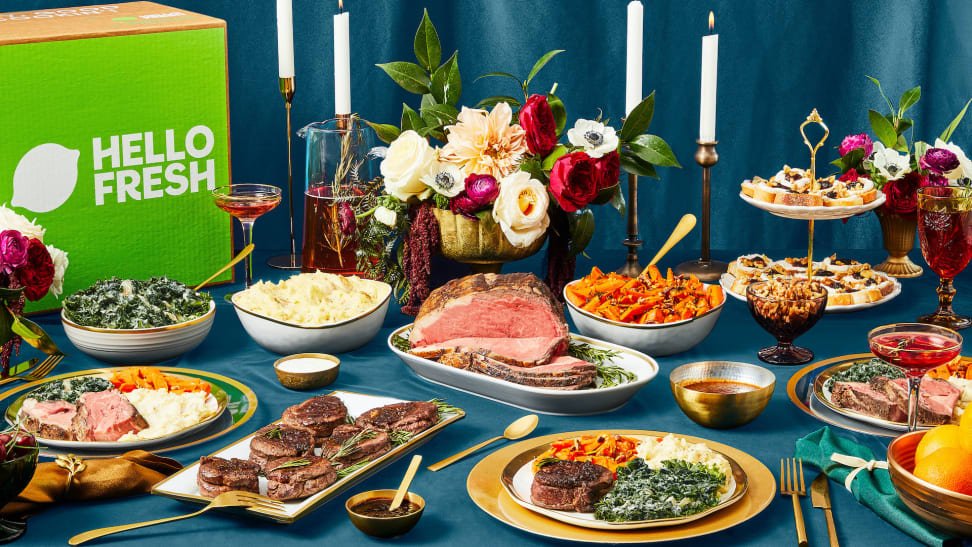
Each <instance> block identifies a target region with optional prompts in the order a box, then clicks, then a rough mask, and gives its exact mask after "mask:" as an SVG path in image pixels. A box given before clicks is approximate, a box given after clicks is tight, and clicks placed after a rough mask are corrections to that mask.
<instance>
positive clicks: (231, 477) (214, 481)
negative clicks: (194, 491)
mask: <svg viewBox="0 0 972 547" xmlns="http://www.w3.org/2000/svg"><path fill="white" fill-rule="evenodd" d="M259 472H260V466H259V465H257V464H255V463H253V462H251V461H247V460H240V459H237V458H233V459H231V460H227V459H224V458H218V457H216V456H205V457H203V458H202V459H201V460H199V474H198V475H197V476H196V482H197V483H198V484H199V493H200V495H202V496H205V497H207V498H215V497H216V496H218V495H220V494H222V493H223V492H229V491H230V490H242V491H244V492H253V493H255V494H259V493H260V482H259V476H258V475H257V474H258V473H259Z"/></svg>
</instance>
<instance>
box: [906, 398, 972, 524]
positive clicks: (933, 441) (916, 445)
mask: <svg viewBox="0 0 972 547" xmlns="http://www.w3.org/2000/svg"><path fill="white" fill-rule="evenodd" d="M888 471H889V472H890V473H891V483H892V484H894V489H895V490H896V491H897V492H898V496H899V497H900V498H901V501H903V502H904V504H905V505H907V506H908V508H909V509H911V510H912V511H913V512H914V513H915V514H916V515H918V516H919V517H921V518H922V519H923V520H925V521H927V522H928V523H930V524H931V525H933V526H935V527H936V528H940V529H942V530H945V531H947V532H951V533H954V534H958V535H960V536H966V537H969V536H972V407H969V409H968V410H967V411H966V412H964V413H963V415H962V419H961V421H960V422H959V424H957V425H956V424H947V425H940V426H938V427H935V428H932V429H929V430H928V431H915V432H912V433H906V434H904V435H902V436H900V437H898V438H896V439H895V440H894V441H892V442H891V445H890V446H888Z"/></svg>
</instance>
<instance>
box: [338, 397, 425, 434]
mask: <svg viewBox="0 0 972 547" xmlns="http://www.w3.org/2000/svg"><path fill="white" fill-rule="evenodd" d="M438 422H439V407H437V406H435V403H430V402H428V401H409V402H407V403H395V404H391V405H385V406H382V407H378V408H373V409H371V410H369V411H367V412H365V413H364V414H362V415H361V416H358V419H357V420H356V421H355V423H356V424H357V425H358V426H359V427H362V428H365V429H375V430H378V431H407V432H409V433H418V432H420V431H425V430H426V429H428V428H430V427H432V426H433V425H435V424H437V423H438Z"/></svg>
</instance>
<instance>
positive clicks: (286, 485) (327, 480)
mask: <svg viewBox="0 0 972 547" xmlns="http://www.w3.org/2000/svg"><path fill="white" fill-rule="evenodd" d="M297 460H303V461H306V462H308V463H307V464H305V465H289V464H291V462H295V461H297ZM266 469H267V471H266V472H265V473H264V474H265V475H266V477H267V496H268V497H270V498H273V499H275V500H292V499H297V498H306V497H307V496H310V495H313V494H316V493H318V492H320V491H321V490H324V489H325V488H327V487H328V486H330V485H332V484H334V483H335V482H336V481H337V471H335V470H334V467H333V466H332V465H331V462H329V461H327V459H326V458H321V457H319V456H303V457H302V458H292V457H287V458H275V459H273V460H270V461H268V462H267V465H266Z"/></svg>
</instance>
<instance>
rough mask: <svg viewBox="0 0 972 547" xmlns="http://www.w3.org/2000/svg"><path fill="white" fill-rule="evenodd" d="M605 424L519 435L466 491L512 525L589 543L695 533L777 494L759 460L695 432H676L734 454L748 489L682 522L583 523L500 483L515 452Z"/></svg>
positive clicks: (738, 518)
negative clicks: (522, 501) (537, 509)
mask: <svg viewBox="0 0 972 547" xmlns="http://www.w3.org/2000/svg"><path fill="white" fill-rule="evenodd" d="M604 432H605V430H596V429H595V430H589V431H570V432H565V433H556V434H553V435H545V436H543V437H537V438H534V439H528V440H526V441H521V442H518V443H515V444H512V445H510V446H507V447H505V448H501V449H499V450H497V451H496V452H493V453H492V454H490V455H488V456H486V457H485V458H483V459H482V460H481V461H480V462H479V463H477V464H476V466H475V467H473V469H472V471H470V472H469V477H468V479H467V480H466V491H467V492H468V493H469V497H470V498H472V500H473V502H474V503H475V504H476V505H477V506H479V508H480V509H482V510H483V511H484V512H486V514H488V515H490V516H492V517H493V518H495V519H497V520H499V521H500V522H503V523H504V524H507V525H509V526H512V527H514V528H518V529H520V530H523V531H524V532H529V533H531V534H536V535H539V536H543V537H547V538H552V539H562V540H568V541H583V542H587V543H652V542H658V541H671V540H676V539H686V538H691V537H698V536H702V535H706V534H711V533H713V532H718V531H720V530H725V529H727V528H731V527H732V526H736V525H737V524H741V523H743V522H745V521H747V520H749V519H751V518H753V517H754V516H756V515H758V514H759V513H760V512H761V511H762V510H763V509H765V508H766V507H767V506H769V504H770V502H771V501H772V500H773V498H774V497H775V496H776V478H775V477H774V476H773V473H772V472H771V471H770V470H769V469H768V468H767V467H766V466H765V465H763V464H762V463H760V461H759V460H757V459H756V458H754V457H752V456H750V455H749V454H747V453H745V452H743V451H741V450H738V449H735V448H733V447H731V446H727V445H724V444H720V443H716V442H712V441H709V440H706V439H700V438H698V437H691V436H688V435H679V436H680V437H683V438H685V439H686V440H688V441H690V442H695V443H701V442H704V443H705V444H706V445H707V446H708V447H709V448H711V449H712V450H715V451H717V452H721V453H722V454H724V455H725V456H727V457H729V458H731V459H732V460H734V461H735V462H736V463H737V464H738V465H739V467H740V468H741V470H742V471H743V472H744V473H745V475H746V477H747V479H748V489H747V491H746V493H745V495H743V496H742V498H741V499H739V500H738V501H737V502H736V503H733V504H732V505H730V506H728V507H725V508H724V509H721V510H719V511H717V512H715V513H713V514H711V515H709V516H707V517H705V518H701V519H699V520H695V521H691V522H688V523H686V524H681V525H675V526H669V527H664V528H647V529H641V530H624V531H622V530H618V531H610V530H596V529H591V528H581V527H579V526H573V525H570V524H566V523H563V522H559V521H556V520H553V519H551V518H547V517H544V516H542V515H540V514H538V513H534V512H533V511H530V510H529V509H526V508H525V507H522V506H521V505H519V504H518V503H517V502H516V501H514V500H513V498H511V497H510V495H509V493H507V491H506V488H505V487H504V486H503V483H502V476H503V470H504V469H505V468H506V467H507V465H508V464H509V463H510V461H511V460H512V459H514V458H516V457H517V456H518V455H520V454H522V453H523V452H525V451H528V450H531V449H533V448H536V447H539V446H543V445H546V444H548V443H550V442H553V441H555V440H557V439H560V438H564V437H579V436H582V435H596V434H598V433H604ZM607 432H608V433H613V434H617V435H644V436H654V437H662V436H665V435H667V434H668V433H665V432H660V431H644V430H640V429H612V430H608V431H607Z"/></svg>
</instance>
